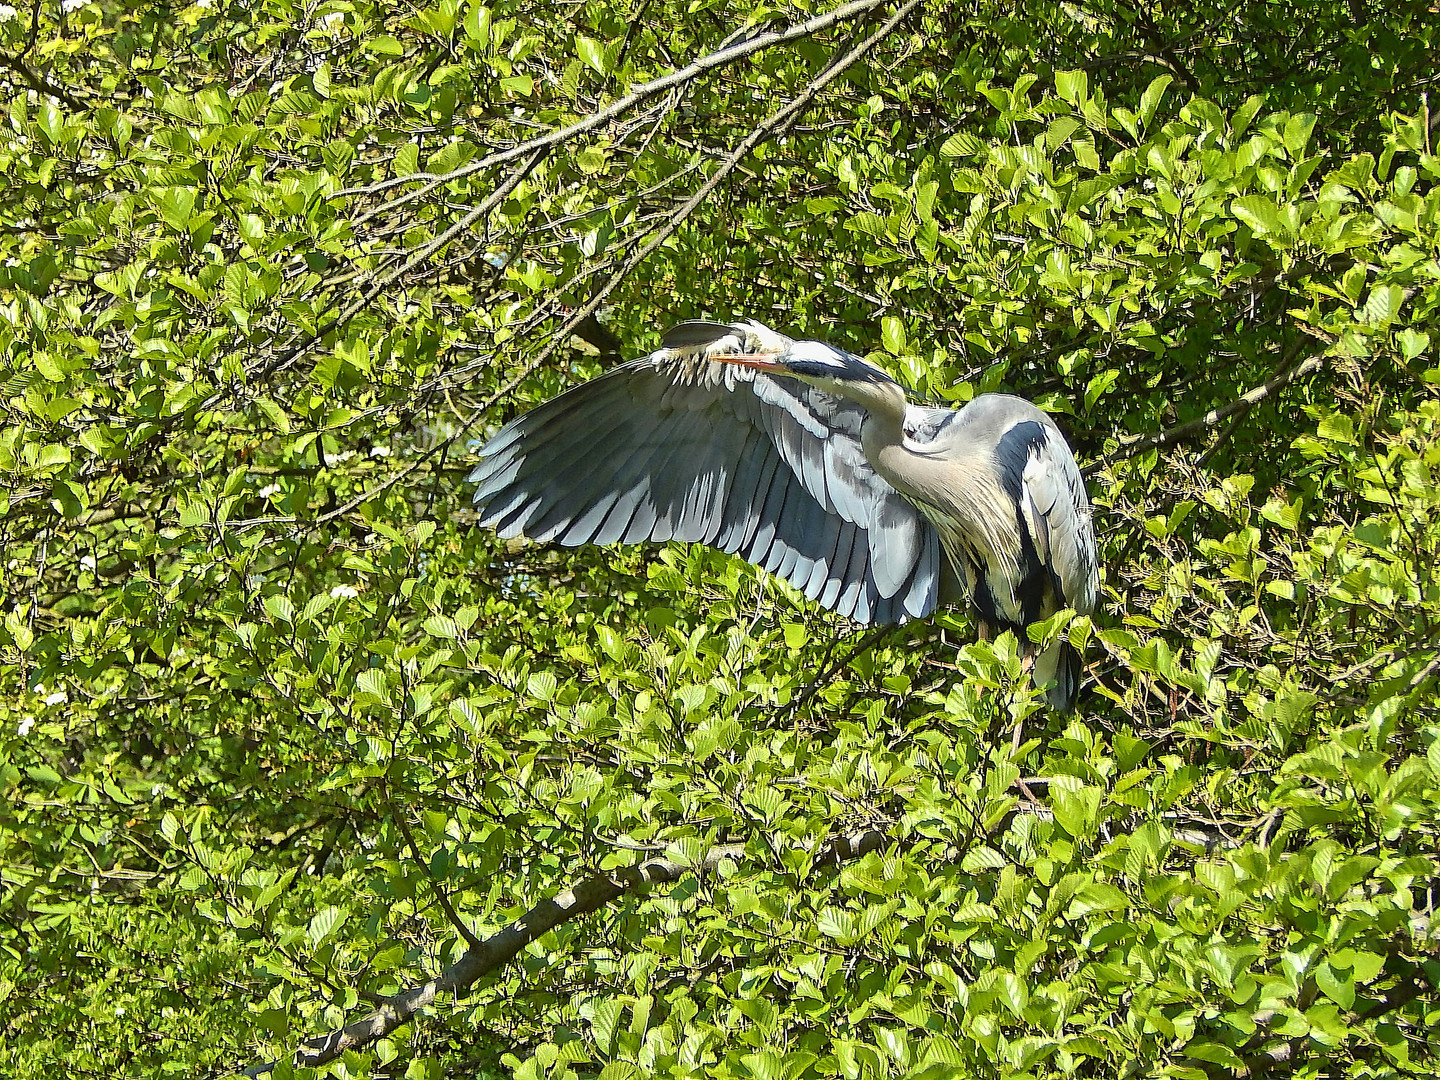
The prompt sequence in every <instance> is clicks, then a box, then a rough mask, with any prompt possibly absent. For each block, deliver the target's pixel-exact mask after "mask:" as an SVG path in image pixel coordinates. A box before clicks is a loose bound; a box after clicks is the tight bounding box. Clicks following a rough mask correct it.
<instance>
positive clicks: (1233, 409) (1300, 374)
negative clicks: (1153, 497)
mask: <svg viewBox="0 0 1440 1080" xmlns="http://www.w3.org/2000/svg"><path fill="white" fill-rule="evenodd" d="M1324 363H1325V357H1324V356H1312V357H1310V358H1309V359H1307V360H1304V361H1303V362H1301V363H1299V364H1296V365H1295V366H1294V367H1291V368H1289V369H1287V370H1286V371H1283V372H1281V373H1280V374H1279V375H1276V376H1275V377H1274V378H1273V379H1271V380H1270V381H1269V382H1265V383H1261V384H1260V385H1259V386H1257V387H1255V388H1254V389H1253V390H1250V391H1249V392H1247V393H1245V394H1242V395H1240V397H1238V398H1236V399H1235V400H1234V401H1232V402H1230V403H1229V404H1228V405H1221V406H1220V407H1219V408H1217V409H1211V410H1210V411H1209V412H1207V413H1206V414H1205V415H1204V416H1198V417H1196V418H1195V419H1194V420H1188V421H1186V422H1185V423H1183V424H1177V425H1175V426H1174V427H1172V428H1167V429H1166V430H1164V431H1160V432H1156V433H1155V434H1154V435H1145V436H1142V437H1140V438H1137V439H1132V440H1130V441H1129V442H1127V443H1123V444H1121V446H1120V447H1119V448H1118V449H1116V450H1115V451H1113V452H1111V453H1109V454H1106V455H1105V456H1104V457H1102V458H1100V459H1099V460H1098V461H1092V462H1091V463H1090V464H1089V465H1087V466H1086V467H1085V469H1084V470H1083V471H1084V473H1085V475H1086V476H1093V475H1094V474H1095V473H1097V472H1099V471H1100V470H1101V469H1104V468H1107V467H1108V466H1110V465H1114V464H1115V463H1116V462H1117V461H1124V460H1125V459H1126V458H1132V457H1134V456H1135V455H1136V454H1140V453H1143V452H1144V451H1146V450H1150V449H1153V448H1155V447H1158V446H1170V445H1171V444H1173V443H1177V442H1183V441H1184V440H1185V439H1188V438H1190V437H1192V436H1194V435H1199V434H1200V433H1202V432H1204V431H1208V430H1209V429H1210V428H1212V427H1214V426H1215V425H1216V424H1218V423H1219V422H1220V421H1221V420H1224V419H1225V418H1226V417H1227V416H1233V415H1234V414H1235V413H1237V412H1240V411H1241V410H1243V409H1250V408H1253V407H1254V406H1256V405H1258V404H1259V403H1260V402H1262V401H1264V400H1265V399H1266V398H1268V397H1270V396H1271V395H1272V394H1274V393H1275V392H1276V391H1278V390H1283V389H1284V388H1285V387H1287V386H1289V385H1290V384H1291V383H1292V382H1294V381H1295V380H1296V379H1302V378H1304V377H1305V376H1306V375H1309V374H1310V373H1311V372H1313V371H1317V370H1319V368H1320V367H1321V366H1322V365H1323V364H1324Z"/></svg>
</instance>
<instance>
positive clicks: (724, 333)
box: [471, 323, 940, 622]
mask: <svg viewBox="0 0 1440 1080" xmlns="http://www.w3.org/2000/svg"><path fill="white" fill-rule="evenodd" d="M752 327H754V328H755V329H753V330H752ZM666 341H667V344H668V343H671V342H673V343H675V347H674V348H668V349H662V350H661V351H660V352H657V353H655V354H654V355H652V356H650V357H647V358H645V359H643V360H638V361H634V362H632V363H629V364H625V365H622V366H621V367H618V368H614V369H612V370H611V371H609V372H606V373H605V374H604V375H602V376H600V377H599V378H598V379H595V380H593V381H591V382H589V383H585V384H584V385H582V386H578V387H576V388H575V389H573V390H570V391H569V392H567V393H565V394H562V395H560V396H559V397H557V398H555V399H553V400H552V401H549V402H546V403H545V404H544V405H541V406H540V407H539V408H537V409H535V410H533V411H532V412H530V413H527V414H526V415H524V416H522V417H520V418H519V419H517V420H514V421H512V422H511V423H510V424H507V425H506V426H505V427H504V428H502V429H501V430H500V431H499V432H498V433H497V434H496V435H495V437H494V438H493V439H491V441H490V442H489V443H488V444H487V445H486V446H485V447H484V449H482V450H481V458H482V460H481V462H480V464H479V466H477V468H476V469H475V471H474V472H473V473H472V474H471V479H472V480H473V481H474V482H475V484H476V485H477V487H476V493H475V502H476V505H477V506H478V507H479V508H480V523H481V524H482V525H485V526H494V527H496V528H498V529H499V530H500V532H501V535H504V536H513V535H515V534H517V533H520V532H524V533H525V534H526V535H527V536H530V537H531V538H532V539H539V540H554V541H556V542H558V543H562V544H566V545H578V544H585V543H614V542H625V543H635V542H638V541H641V540H668V539H675V540H690V541H700V542H703V543H707V544H712V545H714V546H715V547H718V548H720V549H721V550H724V551H728V552H735V553H739V554H740V555H742V556H743V557H744V558H746V559H747V560H749V561H750V562H753V563H755V564H756V565H759V566H762V567H765V568H766V569H768V570H771V571H773V572H775V573H777V574H779V575H780V576H781V577H784V578H785V579H786V580H787V581H789V582H790V583H791V584H792V585H794V586H795V587H796V588H798V589H800V590H801V591H803V592H804V593H805V594H806V595H807V596H808V597H810V598H811V599H814V600H818V601H819V602H820V603H822V604H823V605H824V606H826V607H828V608H831V609H832V610H835V611H838V612H840V613H841V614H844V615H848V616H851V617H853V618H855V619H857V620H858V621H860V622H895V621H899V620H901V619H904V618H907V617H918V616H922V615H926V614H928V613H929V612H930V611H931V610H932V609H933V608H934V606H935V602H936V595H937V590H938V584H939V577H940V559H939V554H938V551H939V545H938V541H937V538H936V536H935V533H934V529H933V528H932V527H931V526H930V524H929V523H928V522H927V521H925V519H924V518H923V517H921V515H920V513H919V511H917V510H916V509H915V508H914V507H913V506H911V505H910V504H909V503H907V502H906V501H905V500H904V499H902V498H901V497H900V495H899V494H898V493H897V492H896V491H895V490H894V489H893V488H891V487H890V486H889V485H888V484H887V483H886V482H885V481H884V480H882V479H881V478H880V477H879V476H878V475H876V474H875V472H874V470H873V469H871V468H870V466H869V463H868V462H866V460H865V456H864V453H863V451H862V450H861V448H860V441H859V435H860V424H861V421H862V420H863V419H864V414H863V411H862V410H861V409H860V408H859V406H856V405H854V404H852V403H850V402H847V401H842V400H839V399H836V398H834V397H831V396H829V395H827V394H824V393H822V392H821V391H819V390H815V389H813V388H811V387H809V386H808V385H806V384H804V383H801V382H799V381H797V380H793V379H786V378H783V377H771V376H768V375H766V374H763V373H761V372H757V371H753V370H751V369H748V368H743V367H738V366H735V365H731V364H721V363H718V362H715V361H712V360H711V359H709V356H710V355H711V354H713V353H714V352H715V351H738V350H741V349H744V350H746V351H755V350H759V349H764V348H767V347H771V348H773V347H775V343H776V342H777V341H778V342H782V343H783V341H784V339H781V338H779V335H776V334H774V333H773V332H772V331H768V330H766V329H765V328H764V327H758V324H740V325H738V326H735V327H726V326H724V325H723V324H716V323H703V324H689V325H687V326H684V327H682V328H680V329H678V330H677V331H674V332H672V333H671V334H669V335H667V337H666Z"/></svg>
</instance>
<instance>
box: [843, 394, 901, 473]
mask: <svg viewBox="0 0 1440 1080" xmlns="http://www.w3.org/2000/svg"><path fill="white" fill-rule="evenodd" d="M846 396H847V397H849V398H850V400H852V401H854V402H855V403H856V404H857V405H860V406H862V407H863V408H864V409H865V422H864V424H862V425H861V427H860V445H861V447H862V448H863V449H864V451H865V456H866V457H867V458H869V459H870V462H871V463H872V464H874V465H876V466H877V467H879V465H880V459H882V458H886V457H899V456H903V455H904V454H905V453H907V451H906V449H905V409H906V406H907V405H908V402H907V401H906V400H905V390H904V388H903V387H900V386H898V385H896V384H895V383H881V382H874V383H861V384H857V385H855V386H851V387H846Z"/></svg>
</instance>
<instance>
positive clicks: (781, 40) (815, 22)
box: [329, 0, 885, 220]
mask: <svg viewBox="0 0 1440 1080" xmlns="http://www.w3.org/2000/svg"><path fill="white" fill-rule="evenodd" d="M884 2H885V0H854V2H852V3H849V4H842V5H840V6H839V7H837V8H835V9H834V10H832V11H827V12H826V13H825V14H823V15H816V16H815V17H814V18H811V19H806V20H805V21H804V22H801V23H795V24H794V25H791V26H787V27H786V28H785V29H783V30H775V31H771V32H770V33H768V34H757V35H756V36H755V37H752V38H749V39H747V40H745V41H742V42H739V43H738V44H735V45H731V46H728V47H726V48H723V49H717V50H716V51H715V52H713V53H710V54H709V55H707V56H702V57H701V58H700V59H698V60H696V61H694V62H693V63H691V64H688V65H686V66H685V67H683V68H681V69H680V70H679V71H672V72H671V73H670V74H669V75H662V76H661V77H660V78H658V79H652V80H651V81H650V82H648V83H642V84H641V85H640V86H637V87H636V88H635V89H634V90H632V91H630V93H628V94H626V95H625V96H624V97H622V98H620V99H619V100H618V101H615V102H612V103H611V104H610V105H607V106H606V107H605V108H603V109H601V110H600V111H599V112H594V113H591V114H590V115H589V116H587V117H585V118H584V119H582V120H577V121H576V122H575V123H573V124H571V125H570V126H569V127H563V128H559V129H557V130H556V131H552V132H550V133H549V134H548V135H541V136H538V137H536V138H534V139H528V140H526V141H525V142H523V143H520V144H518V145H517V146H512V147H511V148H510V149H508V150H501V151H499V152H497V153H494V154H489V155H487V156H485V157H483V158H481V159H480V160H479V161H472V162H471V163H470V164H468V165H464V166H461V167H460V168H458V169H456V170H454V171H453V172H448V173H444V174H440V175H437V174H435V173H411V174H410V175H408V176H397V177H393V178H392V179H389V180H382V181H380V182H379V183H376V184H370V185H367V186H365V187H358V188H341V189H340V190H339V191H336V192H334V193H333V194H332V195H330V196H329V197H330V198H337V197H339V196H341V195H368V194H374V193H377V192H382V191H388V190H389V189H390V188H393V187H398V186H399V185H401V184H410V183H415V182H417V181H420V182H424V184H425V186H424V187H421V188H417V189H416V190H414V191H411V192H408V193H406V194H405V195H401V196H399V197H398V198H395V199H392V200H390V201H389V202H387V203H385V204H384V205H383V206H382V207H379V208H377V210H376V211H371V214H373V213H376V212H378V211H379V210H393V209H397V208H398V207H401V206H404V205H405V204H406V203H409V202H413V201H414V200H415V199H420V198H423V197H424V196H426V195H428V194H429V193H430V192H432V191H434V190H435V189H436V188H437V187H439V186H440V185H441V184H445V183H451V182H453V181H456V180H461V179H464V178H465V177H467V176H472V175H474V174H475V173H477V172H482V171H483V170H485V169H489V168H493V167H494V166H496V165H504V164H505V163H506V162H509V161H514V160H515V159H516V158H519V157H523V156H524V155H525V154H528V153H530V152H532V151H534V150H541V149H544V150H548V149H550V148H551V147H554V146H558V145H560V144H561V143H563V142H568V141H569V140H570V139H572V138H574V137H575V136H576V135H583V134H584V133H585V132H587V131H592V130H594V129H595V128H597V127H602V126H603V125H605V124H607V123H609V121H610V120H612V119H614V118H615V117H617V116H619V115H620V114H621V113H624V112H626V111H628V110H629V109H631V108H633V107H634V106H636V105H638V104H639V103H640V102H642V101H645V100H646V99H648V98H652V97H654V96H655V95H657V94H663V93H664V92H665V91H667V90H669V89H671V88H672V87H676V86H682V85H684V84H685V83H687V82H690V81H691V80H692V79H694V78H695V77H696V76H698V75H703V74H704V73H705V72H707V71H711V70H713V69H715V68H719V67H725V66H726V65H727V64H732V63H734V62H735V61H736V60H743V59H744V58H745V57H747V56H751V55H753V54H754V53H757V52H760V51H762V50H764V49H768V48H770V47H771V46H772V45H783V44H785V43H786V42H788V41H794V40H795V39H797V38H803V37H809V36H811V35H812V34H817V33H819V32H820V31H821V30H828V29H829V28H830V27H832V26H834V25H835V24H836V23H839V22H844V21H845V20H847V19H850V18H851V17H853V16H856V15H863V14H864V13H866V12H867V11H870V10H872V9H874V8H877V7H880V6H881V4H883V3H884ZM367 216H368V215H367ZM361 220H363V218H362V219H361Z"/></svg>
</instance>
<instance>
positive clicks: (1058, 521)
mask: <svg viewBox="0 0 1440 1080" xmlns="http://www.w3.org/2000/svg"><path fill="white" fill-rule="evenodd" d="M1024 481H1025V493H1026V496H1027V498H1028V499H1029V501H1030V507H1029V509H1030V515H1029V516H1030V517H1031V519H1032V521H1033V522H1034V527H1033V528H1032V539H1033V540H1034V541H1035V546H1036V549H1037V552H1038V553H1039V555H1040V557H1041V559H1042V561H1043V563H1044V565H1045V566H1046V567H1047V568H1048V570H1049V572H1050V577H1051V581H1052V583H1053V585H1054V588H1055V592H1056V594H1057V598H1058V599H1059V600H1060V601H1061V602H1062V603H1064V604H1065V605H1067V606H1068V607H1071V608H1074V609H1075V610H1076V611H1078V612H1081V613H1082V614H1088V613H1089V612H1091V611H1093V610H1094V608H1095V592H1096V588H1097V585H1098V580H1097V579H1098V571H1097V563H1096V555H1095V527H1094V524H1093V522H1092V520H1091V514H1090V498H1089V496H1088V495H1086V493H1085V481H1084V478H1083V477H1082V476H1081V475H1080V468H1079V466H1078V465H1076V464H1075V457H1074V455H1073V454H1071V452H1070V448H1069V447H1068V446H1067V445H1066V444H1065V440H1064V438H1063V437H1062V436H1061V435H1060V432H1059V430H1058V429H1057V428H1055V427H1053V426H1051V425H1047V426H1046V428H1045V437H1044V438H1043V439H1042V440H1040V441H1039V442H1038V443H1036V444H1035V445H1034V446H1033V447H1032V449H1031V452H1030V459H1029V461H1028V462H1027V463H1026V465H1025V472H1024Z"/></svg>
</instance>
